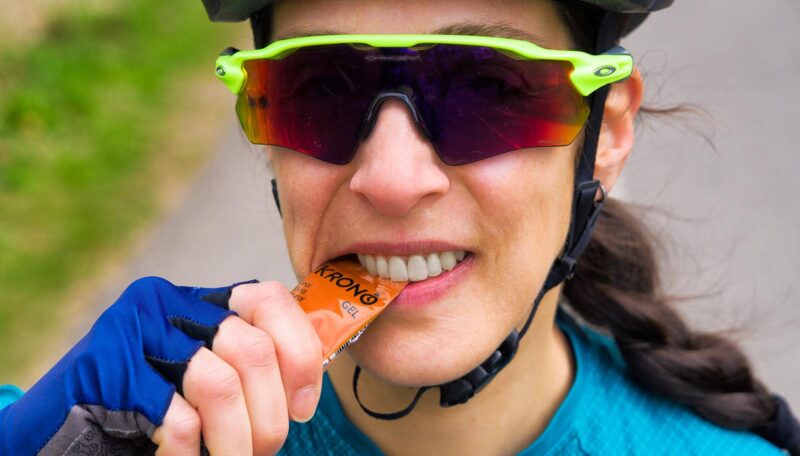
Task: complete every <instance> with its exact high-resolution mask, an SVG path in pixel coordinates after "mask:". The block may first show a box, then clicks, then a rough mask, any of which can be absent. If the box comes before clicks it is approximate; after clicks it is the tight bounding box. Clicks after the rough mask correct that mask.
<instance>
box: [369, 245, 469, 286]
mask: <svg viewBox="0 0 800 456" xmlns="http://www.w3.org/2000/svg"><path fill="white" fill-rule="evenodd" d="M465 256H466V252H465V251H464V250H455V251H448V252H439V253H429V254H427V255H411V256H408V257H405V256H394V255H393V256H390V257H388V258H387V257H385V256H381V255H369V254H364V253H359V254H358V261H359V262H360V263H361V265H362V266H364V267H365V268H367V269H368V270H369V272H370V274H377V275H379V276H381V277H383V278H385V279H388V278H391V279H392V280H393V281H395V282H405V281H411V282H419V281H421V280H425V279H427V278H428V277H436V276H438V275H439V274H441V273H442V271H449V270H451V269H453V268H454V267H456V264H458V262H460V261H461V260H463V259H464V257H465Z"/></svg>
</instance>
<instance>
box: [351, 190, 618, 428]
mask: <svg viewBox="0 0 800 456" xmlns="http://www.w3.org/2000/svg"><path fill="white" fill-rule="evenodd" d="M598 191H599V192H600V194H601V198H600V200H597V193H598ZM605 196H606V191H605V188H603V186H602V185H601V184H600V182H599V181H596V180H593V181H588V182H583V183H581V184H579V185H578V188H577V189H576V191H575V198H574V200H573V208H572V210H573V212H572V213H573V223H572V226H571V227H570V232H569V234H568V238H567V243H566V247H565V249H564V252H563V253H562V254H561V255H560V256H559V257H558V258H557V259H556V260H555V262H553V265H552V266H551V268H550V272H549V273H548V275H547V279H545V282H544V285H543V286H542V288H541V290H539V293H538V295H537V296H536V299H534V301H533V307H532V308H531V311H530V313H529V314H528V319H527V320H526V321H525V325H524V326H523V327H522V329H521V330H520V331H519V332H517V330H513V331H511V334H509V335H508V337H506V339H505V340H504V341H503V343H502V344H500V347H498V348H497V350H495V351H494V353H492V354H491V355H490V356H489V357H488V358H487V359H486V361H484V362H482V363H481V365H480V366H478V367H476V368H475V369H472V370H471V371H470V372H469V373H467V374H466V375H464V376H462V377H460V378H458V379H456V380H453V381H450V382H447V383H444V384H441V385H434V386H423V387H421V388H419V389H418V390H417V393H416V395H415V396H414V399H412V401H411V404H409V406H408V407H406V408H404V409H403V410H400V411H398V412H393V413H380V412H375V411H372V410H370V409H368V408H367V407H366V406H365V405H364V404H363V403H362V402H361V399H360V398H359V396H358V379H359V377H360V375H361V367H360V366H356V368H355V372H354V373H353V395H354V396H355V398H356V402H358V405H359V406H360V407H361V409H362V410H363V411H364V413H366V414H367V415H369V416H371V417H373V418H377V419H380V420H397V419H400V418H403V417H404V416H406V415H408V414H409V413H411V411H412V410H414V407H416V405H417V402H419V399H420V398H421V397H422V394H423V393H425V392H426V391H428V390H429V389H432V388H439V391H440V393H441V394H440V398H439V405H441V406H442V407H451V406H453V405H458V404H463V403H465V402H467V401H468V400H469V399H470V398H472V397H473V396H474V395H475V394H477V393H478V392H479V391H480V390H482V389H483V388H484V387H485V386H486V385H487V384H488V383H489V382H490V381H491V380H492V379H493V378H494V377H495V376H496V375H497V374H498V373H499V372H500V371H501V370H502V369H503V368H504V367H506V366H507V365H508V363H510V362H511V360H512V359H513V358H514V355H515V354H516V353H517V349H518V348H519V341H520V340H521V339H522V337H523V336H524V335H525V333H526V332H527V331H528V328H529V327H530V325H531V322H533V316H534V315H535V314H536V310H537V309H538V308H539V303H541V301H542V298H543V297H544V295H545V293H547V292H548V291H549V290H550V289H552V288H553V287H555V286H556V285H558V284H560V283H561V282H563V281H564V280H566V279H569V278H571V277H572V276H573V275H574V274H575V265H576V263H577V260H578V257H580V255H581V253H583V251H584V249H586V246H587V245H589V239H591V235H592V229H593V228H594V225H595V223H596V222H597V219H598V217H599V215H600V212H601V210H602V207H603V201H604V200H605ZM579 221H583V222H582V223H580V222H579Z"/></svg>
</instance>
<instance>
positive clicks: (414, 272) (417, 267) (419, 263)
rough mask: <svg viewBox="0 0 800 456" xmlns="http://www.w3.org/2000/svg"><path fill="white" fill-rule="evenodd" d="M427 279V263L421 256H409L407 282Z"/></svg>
mask: <svg viewBox="0 0 800 456" xmlns="http://www.w3.org/2000/svg"><path fill="white" fill-rule="evenodd" d="M395 258H397V257H395ZM427 278H428V263H426V262H425V258H423V257H422V255H411V257H410V258H409V259H408V280H410V281H412V282H416V281H418V280H425V279H427Z"/></svg>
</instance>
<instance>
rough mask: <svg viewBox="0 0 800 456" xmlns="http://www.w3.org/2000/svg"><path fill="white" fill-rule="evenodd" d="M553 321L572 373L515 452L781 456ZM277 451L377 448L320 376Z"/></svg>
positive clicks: (580, 332) (608, 345)
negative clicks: (550, 410)
mask: <svg viewBox="0 0 800 456" xmlns="http://www.w3.org/2000/svg"><path fill="white" fill-rule="evenodd" d="M556 322H557V324H558V326H559V328H561V330H562V331H564V333H565V334H566V335H567V338H568V340H569V342H570V344H571V346H572V350H573V353H574V359H575V378H574V381H573V384H572V387H571V388H570V391H569V393H568V394H567V396H566V398H565V399H564V401H563V402H562V403H561V405H560V406H559V408H558V410H557V411H556V414H555V415H554V416H553V418H552V419H551V421H550V423H549V424H548V426H547V428H546V429H545V431H544V432H543V433H542V434H541V435H540V436H539V437H538V438H537V439H536V440H535V441H534V442H533V444H531V445H530V446H529V447H528V448H526V449H525V450H523V451H522V452H521V453H519V454H520V455H524V456H533V455H537V456H538V455H623V454H628V455H638V454H642V455H673V454H675V455H692V454H698V455H699V454H702V455H737V454H742V455H744V454H746V455H748V456H761V455H764V456H766V455H783V454H784V453H783V452H782V451H781V450H779V449H778V448H777V447H775V446H773V445H772V444H770V443H769V442H767V441H766V440H764V439H762V438H761V437H759V436H757V435H755V434H752V433H748V432H741V431H732V430H729V429H725V428H722V427H719V426H717V425H715V424H712V423H711V422H709V421H706V420H705V419H703V418H701V417H699V416H698V415H696V414H695V413H694V412H692V411H691V410H689V409H688V408H686V407H683V406H681V405H679V404H677V403H674V402H672V401H669V400H668V399H666V398H664V397H661V396H659V395H656V394H654V393H651V392H649V391H646V390H644V389H642V387H640V386H638V385H636V384H634V383H633V381H632V380H631V379H629V378H628V377H627V376H626V374H625V367H624V366H625V364H624V361H623V360H622V357H621V356H620V354H619V350H618V349H617V347H616V345H615V344H614V342H613V340H612V339H611V338H609V337H606V336H603V335H601V334H599V333H598V332H596V331H594V330H592V329H590V328H589V327H587V326H584V325H581V324H578V323H577V322H576V321H575V320H574V319H572V317H570V316H569V315H568V314H566V313H565V312H563V311H561V310H559V313H558V317H557V320H556ZM533 394H536V392H535V391H533V390H531V395H533ZM467 406H468V405H467ZM459 407H461V406H459ZM279 454H281V455H285V456H301V455H302V456H305V455H337V456H342V455H380V454H383V453H382V452H381V450H380V449H379V448H378V447H377V446H376V445H375V444H374V443H373V442H372V441H371V440H370V439H369V438H368V437H367V436H366V435H364V434H363V433H362V432H361V431H360V430H359V429H358V428H356V427H355V426H354V425H353V424H352V423H350V421H348V419H347V417H346V416H345V414H344V412H343V411H342V408H341V405H340V404H339V400H338V399H337V397H336V393H335V392H334V389H333V387H332V385H331V383H330V380H329V379H328V377H327V375H326V376H325V378H324V380H323V389H322V396H321V399H320V406H319V408H318V409H317V413H316V414H315V415H314V418H313V419H312V420H311V421H309V422H307V423H291V425H290V430H289V436H288V438H287V440H286V444H285V445H284V447H283V449H282V450H281V452H280V453H279Z"/></svg>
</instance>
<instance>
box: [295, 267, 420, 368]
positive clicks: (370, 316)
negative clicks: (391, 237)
mask: <svg viewBox="0 0 800 456" xmlns="http://www.w3.org/2000/svg"><path fill="white" fill-rule="evenodd" d="M407 283H408V282H392V281H391V280H390V279H384V278H382V277H380V276H378V275H372V274H370V273H369V271H367V269H366V268H364V267H363V266H361V263H359V262H358V261H356V260H353V259H350V258H345V259H340V260H337V261H333V262H328V263H325V264H324V265H322V266H320V267H319V268H317V270H316V271H314V272H312V273H311V274H309V275H308V276H306V278H305V279H303V280H302V281H301V282H300V283H298V284H297V286H296V287H294V289H293V290H292V295H293V296H294V298H295V299H296V300H297V302H299V303H300V307H302V308H303V310H304V311H305V313H306V314H307V315H308V316H309V317H310V318H311V324H313V325H314V329H315V330H316V331H317V334H318V335H319V338H320V340H321V341H322V351H323V356H324V358H323V362H322V367H323V368H324V367H327V366H328V364H330V362H331V361H332V360H333V359H334V358H335V357H336V355H338V354H339V353H340V352H341V351H342V350H344V349H345V347H347V346H348V345H350V344H351V343H353V342H355V341H356V340H357V339H358V337H359V336H361V333H363V332H364V329H366V327H367V325H369V324H370V323H371V322H372V320H374V319H375V317H377V316H378V315H379V314H380V313H381V312H382V311H383V310H384V309H386V306H387V305H389V303H390V302H392V300H393V299H394V298H395V297H397V295H398V294H400V292H401V291H402V290H403V288H405V286H406V284H407Z"/></svg>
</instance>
